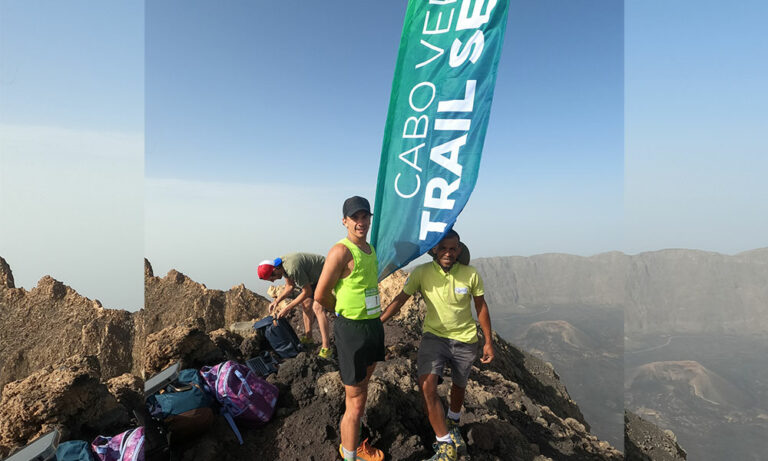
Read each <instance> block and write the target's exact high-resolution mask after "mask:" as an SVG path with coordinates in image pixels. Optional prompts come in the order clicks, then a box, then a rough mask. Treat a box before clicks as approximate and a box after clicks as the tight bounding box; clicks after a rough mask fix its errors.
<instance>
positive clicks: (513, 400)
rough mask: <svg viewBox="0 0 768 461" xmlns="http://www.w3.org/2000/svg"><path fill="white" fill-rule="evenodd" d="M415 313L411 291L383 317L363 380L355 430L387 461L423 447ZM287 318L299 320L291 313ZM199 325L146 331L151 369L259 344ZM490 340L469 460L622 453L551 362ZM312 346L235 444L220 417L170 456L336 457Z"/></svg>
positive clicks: (330, 410) (335, 403)
mask: <svg viewBox="0 0 768 461" xmlns="http://www.w3.org/2000/svg"><path fill="white" fill-rule="evenodd" d="M405 277H406V276H405V274H404V273H402V272H398V273H396V274H394V275H393V276H391V277H389V278H388V279H387V280H385V281H384V282H383V283H382V284H381V293H382V297H383V300H382V302H383V303H384V304H386V302H387V301H388V299H390V298H391V297H392V296H394V295H395V294H397V292H399V290H400V287H402V284H403V283H404V281H405ZM193 289H194V290H196V289H195V288H193ZM158 301H161V300H160V299H158ZM168 315H169V316H170V315H172V311H168ZM423 315H424V305H423V302H421V300H419V299H414V300H412V301H410V302H409V303H408V304H407V305H406V306H405V307H404V308H403V309H402V311H401V313H400V314H399V315H398V317H397V318H395V319H393V320H392V321H391V322H389V323H388V324H387V325H385V331H386V344H387V350H388V352H387V360H386V361H385V362H383V363H381V364H379V365H378V366H377V368H376V372H375V373H374V375H373V378H372V380H371V384H370V390H369V397H368V411H367V415H366V418H365V420H364V423H363V433H364V436H366V437H369V438H370V440H371V442H372V443H373V444H374V445H376V446H377V447H379V448H381V449H382V450H384V452H385V453H386V454H387V459H392V460H416V459H422V458H424V457H426V456H429V450H428V449H427V447H430V446H431V443H432V441H433V438H434V435H433V434H432V433H431V430H430V429H429V425H428V422H427V420H426V418H425V415H424V413H423V411H422V409H421V400H420V399H421V397H420V395H419V392H418V387H417V381H416V368H415V359H416V351H417V348H418V342H419V338H420V331H421V322H422V320H423ZM291 316H292V321H293V322H294V325H295V327H298V322H299V321H300V314H299V312H298V311H294V312H293V313H292V314H291ZM169 321H170V319H169ZM179 322H182V319H179ZM203 324H204V322H203V321H202V320H200V321H197V322H195V321H185V324H184V325H179V326H175V327H169V328H167V329H164V330H162V331H160V332H158V333H156V334H155V335H152V336H151V337H150V338H152V340H148V341H147V343H148V344H150V343H151V342H156V343H157V344H158V345H160V344H162V345H163V347H162V348H160V347H155V348H153V347H149V348H148V349H147V352H146V354H147V356H146V357H145V360H144V363H145V365H147V366H150V364H151V367H150V368H151V369H152V371H156V370H159V369H162V368H163V367H165V366H167V365H169V364H171V363H173V362H174V361H176V360H181V361H182V362H183V364H184V366H200V365H203V364H206V363H215V362H216V361H219V360H222V359H223V358H224V357H229V358H235V359H245V358H247V357H249V356H252V355H255V354H257V353H258V352H259V351H260V350H261V349H262V348H263V347H265V344H264V342H263V341H262V340H261V338H259V337H258V334H257V333H246V334H245V337H243V336H241V335H239V334H235V333H231V332H230V333H227V332H226V331H223V330H218V331H213V332H210V333H209V334H208V338H205V337H204V336H205V335H204V334H203V329H204V327H203ZM315 336H318V334H317V332H316V333H315ZM316 339H319V338H316ZM494 339H495V343H496V346H497V359H496V360H495V361H494V362H493V363H492V364H490V365H489V366H485V365H483V366H479V367H475V368H473V371H472V373H471V376H470V381H469V384H468V388H467V401H466V404H465V411H464V415H463V419H462V422H463V427H462V429H463V433H464V436H465V438H466V439H467V440H468V443H469V453H470V455H471V457H472V459H473V460H498V459H516V460H540V461H543V460H546V459H553V460H589V459H594V460H603V459H607V460H619V459H622V455H621V453H619V452H618V451H617V450H615V449H614V448H612V447H611V446H610V445H609V444H608V443H607V442H603V441H599V440H597V438H596V437H595V436H593V435H591V434H590V433H589V425H588V424H587V422H586V421H585V420H584V418H583V416H582V414H581V412H580V411H579V409H578V407H577V406H576V405H575V403H574V402H573V401H572V400H571V399H570V397H569V395H568V392H567V390H566V389H565V387H564V386H563V385H562V383H560V381H559V379H558V376H557V374H556V373H555V372H554V370H553V369H552V368H551V367H550V366H548V365H547V364H545V363H544V362H542V361H541V360H539V359H536V358H535V357H533V356H531V355H528V354H526V353H524V352H522V351H520V350H518V349H516V348H515V347H514V346H512V345H511V344H509V343H507V342H506V341H504V340H503V339H501V338H498V337H495V338H494ZM191 344H194V347H192V346H190V345H191ZM214 346H215V347H214ZM315 352H316V351H315V350H311V351H308V352H303V353H301V354H299V356H298V357H296V358H293V359H288V360H286V361H284V362H283V363H282V364H281V366H280V370H279V372H278V373H277V374H276V375H272V376H270V378H269V380H270V381H271V382H273V383H274V384H276V385H277V386H278V388H279V390H280V399H279V401H278V404H277V405H278V409H277V412H276V416H275V418H274V419H273V420H272V421H271V422H270V423H268V424H266V425H265V426H263V427H261V428H257V429H251V430H246V431H245V432H244V438H245V444H244V445H243V446H239V445H237V442H236V440H235V437H234V434H233V433H232V431H231V430H230V429H229V426H228V425H227V424H226V422H225V421H224V419H223V418H221V417H219V418H218V419H217V421H216V423H215V425H214V427H213V428H212V429H211V430H210V431H209V432H208V433H207V435H206V436H204V437H201V438H198V439H196V440H194V441H190V442H187V443H186V444H180V445H176V446H175V447H174V450H175V453H176V455H178V456H179V457H180V459H183V460H199V461H202V460H212V459H217V460H225V459H226V460H239V459H256V458H264V459H280V460H302V461H303V460H307V459H312V460H326V459H335V458H336V457H337V456H338V454H337V451H338V445H339V434H338V423H339V420H340V418H341V415H342V412H343V405H342V404H343V386H342V384H341V381H340V379H339V375H338V371H337V368H336V365H335V363H333V362H331V361H326V360H322V359H319V358H318V357H317V356H316V353H315ZM148 371H149V370H148ZM449 383H450V379H446V382H444V383H443V384H442V385H441V387H440V390H441V392H442V393H443V394H444V395H445V393H446V392H447V391H448V389H449V386H450V384H449Z"/></svg>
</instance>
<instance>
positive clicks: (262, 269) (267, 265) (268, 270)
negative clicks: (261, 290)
mask: <svg viewBox="0 0 768 461" xmlns="http://www.w3.org/2000/svg"><path fill="white" fill-rule="evenodd" d="M274 271H275V262H274V261H273V260H271V259H267V260H264V261H262V262H260V263H259V267H258V269H256V273H257V274H259V278H260V279H261V280H266V279H268V278H270V277H272V272H274Z"/></svg>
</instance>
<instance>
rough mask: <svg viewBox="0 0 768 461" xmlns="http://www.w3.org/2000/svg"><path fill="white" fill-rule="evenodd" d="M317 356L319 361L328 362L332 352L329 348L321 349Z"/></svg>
mask: <svg viewBox="0 0 768 461" xmlns="http://www.w3.org/2000/svg"><path fill="white" fill-rule="evenodd" d="M317 356H318V357H320V358H321V359H327V360H330V359H331V358H332V357H333V351H332V350H331V348H330V347H328V348H325V347H321V348H320V352H318V353H317Z"/></svg>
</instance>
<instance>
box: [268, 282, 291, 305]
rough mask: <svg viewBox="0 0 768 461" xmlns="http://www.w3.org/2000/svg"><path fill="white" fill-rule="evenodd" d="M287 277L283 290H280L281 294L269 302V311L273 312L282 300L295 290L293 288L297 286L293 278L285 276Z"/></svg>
mask: <svg viewBox="0 0 768 461" xmlns="http://www.w3.org/2000/svg"><path fill="white" fill-rule="evenodd" d="M284 278H285V286H284V287H283V291H281V292H280V295H279V296H278V297H277V298H275V299H274V300H272V302H271V303H269V312H272V311H273V310H275V308H276V307H277V306H278V304H280V302H281V301H282V300H284V299H285V298H287V297H288V295H289V294H290V293H291V292H292V291H293V288H294V287H295V286H296V285H295V284H294V283H293V280H291V279H290V278H289V277H288V276H284Z"/></svg>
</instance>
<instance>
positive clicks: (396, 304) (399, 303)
mask: <svg viewBox="0 0 768 461" xmlns="http://www.w3.org/2000/svg"><path fill="white" fill-rule="evenodd" d="M410 297H411V295H409V294H408V293H406V292H404V291H401V292H400V294H398V295H397V296H395V299H393V300H392V302H390V303H389V305H388V306H387V308H386V309H385V310H384V313H383V314H381V321H382V323H383V322H386V321H387V320H388V319H389V318H390V317H394V316H395V315H397V313H398V312H400V308H401V307H403V304H405V302H406V301H408V298H410Z"/></svg>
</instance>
